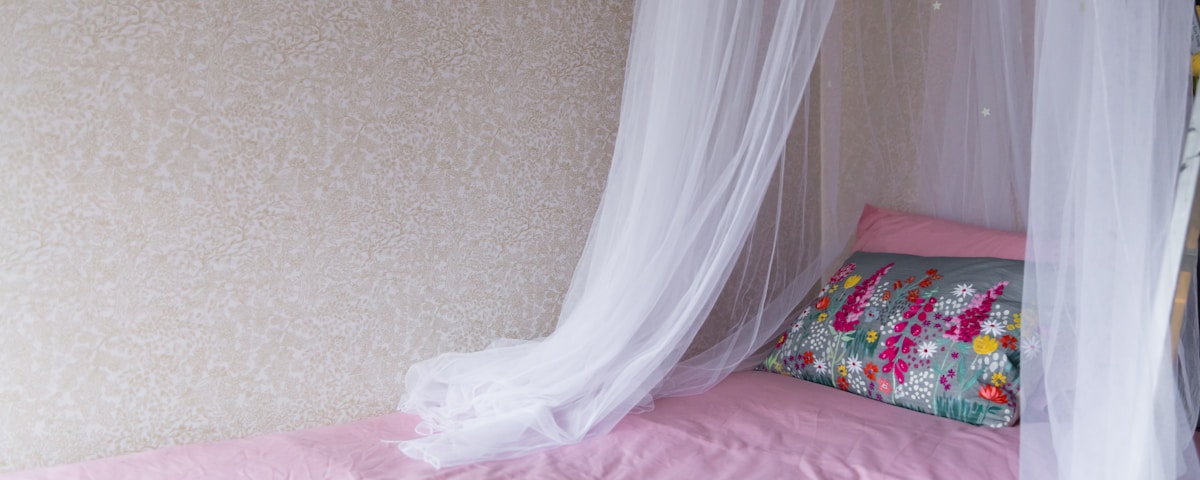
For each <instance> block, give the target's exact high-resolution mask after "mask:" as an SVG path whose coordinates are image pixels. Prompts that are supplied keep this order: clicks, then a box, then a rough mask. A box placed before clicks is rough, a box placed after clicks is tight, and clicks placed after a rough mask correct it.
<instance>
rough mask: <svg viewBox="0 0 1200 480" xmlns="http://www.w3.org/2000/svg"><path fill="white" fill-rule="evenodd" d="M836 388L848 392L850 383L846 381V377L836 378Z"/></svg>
mask: <svg viewBox="0 0 1200 480" xmlns="http://www.w3.org/2000/svg"><path fill="white" fill-rule="evenodd" d="M837 387H838V388H840V389H842V390H850V382H847V381H846V377H838V379H837Z"/></svg>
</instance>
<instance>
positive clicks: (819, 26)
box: [399, 0, 1200, 478]
mask: <svg viewBox="0 0 1200 480" xmlns="http://www.w3.org/2000/svg"><path fill="white" fill-rule="evenodd" d="M1191 12H1192V5H1191V4H1190V3H1189V2H1186V1H1181V0H1152V1H1147V2H1138V3H1136V4H1134V2H1125V1H1117V0H1112V1H1083V2H1074V1H1071V2H1059V1H1056V0H1039V1H1037V2H1034V1H1032V0H1026V1H1012V2H990V1H987V2H985V1H962V2H952V1H949V0H947V1H945V2H901V1H894V2H867V1H865V0H858V1H852V0H843V1H840V2H837V3H836V4H835V2H832V1H803V0H795V1H782V2H780V1H762V2H757V1H756V2H736V1H712V2H707V1H706V2H692V1H685V0H674V1H640V2H639V3H638V5H637V8H636V13H635V15H636V16H635V20H634V28H633V33H632V36H631V43H630V51H629V56H628V63H627V65H626V76H625V89H624V96H623V98H622V104H621V117H620V127H619V132H618V135H617V141H616V145H615V149H614V153H613V158H612V166H611V171H610V172H609V178H608V184H607V187H606V189H605V192H604V195H603V198H602V200H601V204H600V208H599V210H598V211H597V213H596V217H595V220H594V222H593V225H592V229H591V233H590V236H589V239H588V243H587V246H586V248H585V251H584V254H583V257H582V258H581V259H580V261H579V263H578V265H577V268H576V272H575V275H574V277H573V279H572V283H571V286H570V289H569V291H568V293H567V296H566V300H565V302H564V305H563V308H562V312H561V315H560V318H559V322H558V324H557V327H556V329H555V331H554V333H553V334H551V335H549V336H547V337H545V338H540V339H534V340H528V341H525V340H498V341H496V342H494V343H493V345H491V346H490V347H489V348H487V349H485V350H483V351H479V352H472V353H456V354H445V355H441V356H439V357H436V358H433V359H430V360H428V361H425V362H421V363H419V364H417V365H415V366H413V367H412V369H411V370H410V371H409V372H408V375H407V378H406V392H407V394H406V397H405V399H404V401H403V402H402V404H401V409H402V410H405V411H408V412H413V413H416V414H419V415H421V417H422V418H423V419H424V423H423V424H422V427H421V428H422V430H423V432H422V433H426V434H427V435H426V436H424V437H422V438H419V439H416V440H411V441H406V442H401V443H400V444H399V446H400V448H401V450H402V451H404V453H406V454H408V455H410V456H413V457H416V458H420V459H423V460H426V461H428V462H430V463H432V464H435V465H441V466H452V465H459V464H464V463H470V462H475V461H481V460H492V459H502V458H509V457H513V456H518V455H521V454H524V453H528V452H531V451H535V450H538V449H542V448H548V447H552V446H556V445H562V444H567V443H572V442H577V441H579V440H581V439H583V438H585V437H587V436H590V435H599V434H603V433H605V432H607V431H608V430H610V429H611V428H612V427H613V425H614V424H615V423H616V422H617V421H618V420H620V419H621V418H622V417H623V416H624V415H626V414H629V413H630V412H637V411H642V410H645V409H648V408H651V407H652V404H653V398H656V397H661V396H669V395H686V394H696V393H702V392H704V391H705V390H707V389H708V388H709V387H711V386H712V385H714V384H715V383H717V382H719V381H720V380H721V379H723V378H724V377H725V376H726V375H728V374H729V373H730V372H731V371H733V370H735V369H737V368H739V366H741V365H744V364H746V363H747V362H753V361H754V360H755V356H754V352H755V350H756V349H757V348H758V347H760V346H761V345H763V344H764V343H765V342H766V341H767V339H768V338H770V337H772V336H774V334H775V333H776V332H777V331H778V330H779V328H780V326H781V325H782V324H783V323H784V322H785V320H786V319H787V315H788V314H789V312H791V311H792V310H793V309H794V308H795V307H796V306H797V305H798V304H799V303H800V302H801V301H802V300H803V298H804V296H805V294H806V293H807V292H808V291H809V290H810V289H811V288H812V287H813V285H814V284H815V283H816V281H817V279H818V278H819V277H821V276H822V275H823V274H824V273H825V272H826V270H827V269H828V268H830V266H831V265H833V263H834V262H835V261H836V260H837V259H838V257H839V256H840V255H842V254H844V249H845V246H846V244H847V241H848V239H849V236H850V233H851V232H852V230H853V225H854V221H855V220H856V217H855V215H854V214H855V213H857V211H858V210H859V209H861V207H862V205H863V203H864V202H872V203H879V204H883V205H888V206H893V207H899V208H905V209H909V210H915V211H918V212H920V213H927V214H933V215H937V216H940V217H944V218H950V219H954V220H958V221H963V222H967V223H973V224H978V225H984V226H989V227H993V228H1001V229H1006V230H1015V231H1026V232H1027V233H1028V253H1027V259H1026V273H1025V282H1024V284H1025V292H1024V298H1025V305H1024V307H1023V310H1024V313H1025V315H1024V318H1026V319H1027V320H1026V325H1025V326H1024V328H1023V334H1022V339H1021V341H1022V343H1023V345H1024V346H1025V349H1024V350H1023V351H1022V358H1021V368H1022V392H1021V402H1022V403H1021V424H1020V426H1019V427H1018V428H1020V429H1021V458H1020V461H1021V474H1022V477H1026V478H1178V477H1181V476H1187V477H1196V476H1200V465H1197V460H1196V454H1195V449H1194V446H1193V445H1192V441H1191V433H1192V431H1193V430H1194V426H1195V425H1196V412H1197V409H1198V406H1197V403H1196V399H1197V397H1198V395H1197V394H1196V384H1197V383H1200V382H1196V381H1195V380H1194V377H1195V372H1196V369H1195V367H1196V363H1197V360H1200V353H1198V352H1197V348H1196V338H1197V334H1196V329H1197V319H1196V314H1195V308H1194V306H1195V301H1194V300H1195V298H1194V295H1193V296H1192V297H1193V298H1192V301H1191V302H1190V304H1189V305H1190V306H1191V308H1190V309H1189V310H1188V312H1187V315H1186V316H1185V317H1184V320H1183V321H1182V322H1181V323H1180V322H1177V324H1176V325H1174V326H1173V325H1172V324H1171V322H1169V321H1168V319H1169V318H1170V317H1171V309H1172V305H1173V301H1172V300H1173V297H1174V295H1175V287H1176V285H1175V282H1174V279H1176V278H1178V273H1179V265H1180V250H1181V249H1180V248H1178V245H1177V244H1178V242H1175V243H1171V242H1172V240H1171V239H1172V238H1175V237H1179V235H1174V234H1173V233H1172V232H1173V230H1172V229H1171V228H1172V218H1173V215H1174V216H1178V215H1179V212H1178V211H1177V210H1178V209H1176V211H1173V209H1172V207H1173V205H1174V203H1175V199H1176V194H1175V192H1176V183H1177V182H1178V180H1179V177H1180V159H1181V156H1182V152H1183V139H1184V131H1185V126H1186V124H1187V122H1186V119H1187V116H1188V111H1187V104H1188V101H1189V88H1190V87H1189V85H1190V83H1189V79H1188V71H1187V60H1188V54H1189V52H1188V35H1189V29H1190V22H1191ZM1185 214H1186V212H1185ZM1176 223H1178V222H1176ZM1173 235H1174V236H1173ZM1180 238H1181V237H1180Z"/></svg>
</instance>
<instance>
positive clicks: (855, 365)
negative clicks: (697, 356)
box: [846, 357, 863, 373]
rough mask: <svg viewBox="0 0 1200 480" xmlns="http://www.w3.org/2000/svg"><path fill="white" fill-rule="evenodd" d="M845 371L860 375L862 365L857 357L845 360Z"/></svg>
mask: <svg viewBox="0 0 1200 480" xmlns="http://www.w3.org/2000/svg"><path fill="white" fill-rule="evenodd" d="M846 369H847V370H850V371H851V372H854V373H862V369H863V363H862V361H861V360H859V359H858V357H848V358H846Z"/></svg>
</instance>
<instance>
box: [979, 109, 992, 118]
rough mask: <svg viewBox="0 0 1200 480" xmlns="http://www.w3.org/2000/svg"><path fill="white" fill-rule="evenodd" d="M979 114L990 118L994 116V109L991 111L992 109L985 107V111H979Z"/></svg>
mask: <svg viewBox="0 0 1200 480" xmlns="http://www.w3.org/2000/svg"><path fill="white" fill-rule="evenodd" d="M979 114H980V115H983V116H985V117H990V116H992V109H990V108H987V107H984V109H983V110H980V111H979Z"/></svg>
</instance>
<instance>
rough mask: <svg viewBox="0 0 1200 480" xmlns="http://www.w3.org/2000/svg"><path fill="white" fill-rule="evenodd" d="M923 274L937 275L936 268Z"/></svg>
mask: <svg viewBox="0 0 1200 480" xmlns="http://www.w3.org/2000/svg"><path fill="white" fill-rule="evenodd" d="M925 274H926V275H937V269H936V268H931V269H929V270H926V271H925Z"/></svg>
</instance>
